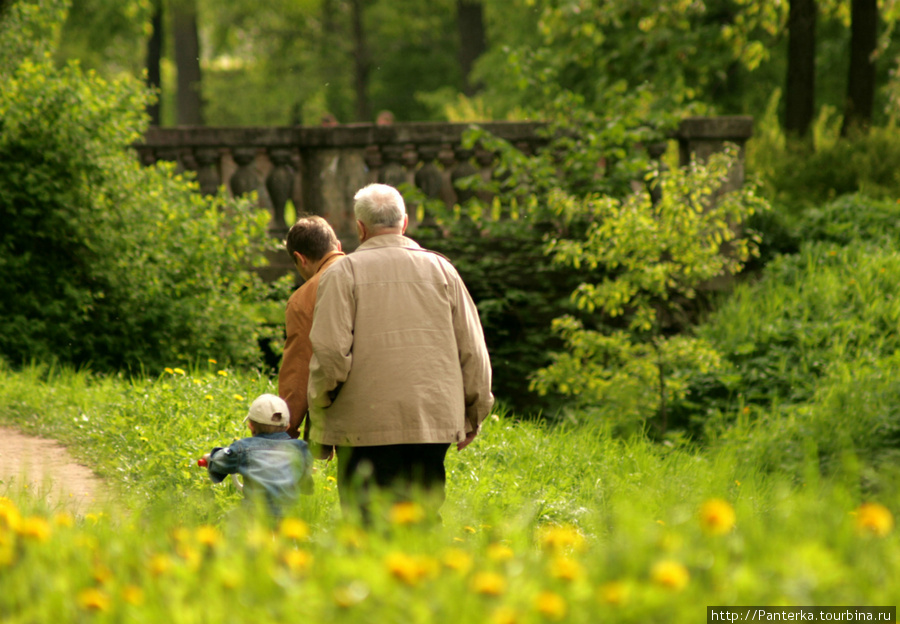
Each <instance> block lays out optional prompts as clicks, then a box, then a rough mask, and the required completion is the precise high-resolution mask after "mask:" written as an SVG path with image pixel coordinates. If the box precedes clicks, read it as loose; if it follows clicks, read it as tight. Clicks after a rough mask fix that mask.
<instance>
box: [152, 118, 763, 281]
mask: <svg viewBox="0 0 900 624" xmlns="http://www.w3.org/2000/svg"><path fill="white" fill-rule="evenodd" d="M480 125H481V127H483V128H484V129H485V130H487V131H489V132H490V133H492V134H494V135H496V136H497V137H500V138H502V139H505V140H506V141H508V142H509V143H511V144H512V145H514V146H516V147H517V148H518V149H520V150H522V151H523V152H526V153H531V152H533V151H535V150H538V149H540V148H541V146H542V145H544V144H545V143H546V140H545V139H543V138H542V137H541V136H540V133H539V132H538V130H539V128H540V127H541V126H542V125H543V124H541V123H537V122H492V123H484V124H480ZM752 126H753V122H752V118H750V117H714V118H690V119H686V120H684V121H683V122H682V124H681V126H680V128H679V129H678V130H677V131H676V132H675V133H674V135H673V138H674V139H676V140H677V141H678V144H679V153H680V160H681V162H682V163H684V162H687V160H689V159H690V157H691V155H696V156H697V157H698V158H701V159H702V158H706V157H707V156H709V155H710V154H711V153H713V152H715V151H718V150H720V149H722V145H723V144H724V143H725V142H733V143H736V144H737V145H738V146H740V147H741V149H742V152H741V153H742V154H743V146H744V144H745V143H746V141H747V139H748V138H749V137H750V135H751V134H752ZM469 127H470V125H469V124H461V123H396V124H391V125H387V126H382V125H375V124H369V123H363V124H343V125H339V126H335V127H308V126H296V127H258V128H207V127H174V128H159V127H153V128H150V129H149V130H148V131H147V134H146V136H145V139H144V141H143V142H142V143H140V144H138V145H135V148H136V149H137V151H138V154H139V156H140V158H141V161H142V162H143V163H144V164H146V165H150V164H153V163H155V162H157V161H160V160H164V161H174V162H176V163H177V167H178V168H179V170H191V171H194V172H196V175H197V181H198V183H199V185H200V189H201V192H203V193H207V194H211V193H215V192H216V191H217V189H218V188H219V187H220V186H221V185H225V186H226V187H227V189H228V190H229V192H231V193H232V194H233V195H236V196H240V195H244V194H246V193H249V192H251V191H256V193H257V196H258V201H259V204H260V206H262V207H265V208H267V209H268V210H269V211H270V212H271V215H272V220H271V224H270V227H269V231H270V234H271V235H272V236H274V237H278V238H279V239H281V238H283V237H284V235H285V234H286V233H287V229H288V226H289V224H288V223H286V222H285V206H286V205H287V203H288V201H291V202H292V204H293V206H294V208H295V211H296V213H297V214H300V213H310V214H318V215H321V216H323V217H324V218H326V219H327V220H328V221H329V222H330V223H331V224H332V226H333V227H334V228H335V231H336V232H337V234H338V236H339V238H340V239H341V241H342V243H343V245H344V248H345V250H349V249H353V248H354V247H355V246H356V244H357V241H356V228H355V219H354V217H353V201H352V200H353V195H354V194H355V193H356V191H357V190H358V189H359V188H361V187H362V186H364V185H366V184H368V183H370V182H384V183H386V184H391V185H393V186H398V185H400V184H401V183H407V184H410V185H413V186H415V187H417V188H418V189H420V190H421V191H422V192H423V193H424V194H425V196H427V197H429V198H434V199H440V200H443V201H444V202H445V203H446V204H447V205H450V206H452V205H454V204H455V203H462V202H464V201H465V200H466V199H467V196H468V195H467V194H468V193H471V192H472V191H465V190H460V189H457V188H456V187H455V184H454V182H455V181H456V180H458V179H459V178H462V177H467V176H471V175H474V174H480V175H482V176H483V177H485V178H489V177H490V176H491V172H492V168H493V164H494V160H495V154H493V153H492V152H489V151H487V150H484V149H481V148H479V147H476V148H474V149H465V148H464V147H463V145H462V137H463V133H464V132H465V131H466V130H467V129H468V128H469ZM650 152H651V156H654V157H656V158H658V157H660V156H661V152H660V151H659V150H658V149H653V148H651V150H650ZM742 182H743V162H741V163H739V166H738V167H736V168H735V170H734V171H733V184H737V185H740V184H741V183H742ZM415 217H416V215H415V214H414V213H413V211H410V218H411V220H412V222H411V223H410V228H411V230H415V228H416V226H417V225H420V224H418V223H416V222H415ZM432 219H433V217H432V215H429V214H428V213H427V212H425V213H424V215H423V218H422V221H423V223H422V224H421V225H427V224H428V222H429V221H431V220H432ZM281 255H284V256H285V257H283V258H279V257H273V258H270V261H271V263H272V266H271V267H269V268H267V269H266V270H264V271H263V273H264V276H265V277H275V276H277V275H280V274H283V273H284V272H286V271H290V270H291V266H290V264H289V263H288V258H287V257H286V255H285V254H281Z"/></svg>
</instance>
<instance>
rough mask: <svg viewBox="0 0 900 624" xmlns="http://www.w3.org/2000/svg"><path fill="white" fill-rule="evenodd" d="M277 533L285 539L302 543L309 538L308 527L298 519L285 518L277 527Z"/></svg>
mask: <svg viewBox="0 0 900 624" xmlns="http://www.w3.org/2000/svg"><path fill="white" fill-rule="evenodd" d="M278 532H279V533H280V534H281V536H282V537H284V538H285V539H292V540H297V541H300V542H302V541H304V540H306V539H307V538H308V537H309V525H308V524H306V523H305V522H304V521H303V520H300V519H299V518H285V519H284V520H282V521H281V524H280V525H279V526H278Z"/></svg>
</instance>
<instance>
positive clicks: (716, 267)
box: [533, 149, 766, 434]
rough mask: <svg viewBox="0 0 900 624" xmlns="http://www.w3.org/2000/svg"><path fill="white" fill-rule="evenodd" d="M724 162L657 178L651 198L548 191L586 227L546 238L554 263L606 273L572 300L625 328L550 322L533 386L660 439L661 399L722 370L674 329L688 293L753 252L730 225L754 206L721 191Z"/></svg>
mask: <svg viewBox="0 0 900 624" xmlns="http://www.w3.org/2000/svg"><path fill="white" fill-rule="evenodd" d="M735 156H736V154H735V150H734V149H729V150H727V151H726V152H725V153H723V154H716V155H714V156H712V157H711V158H710V159H709V162H708V163H707V164H706V165H700V164H697V163H693V164H692V166H691V167H690V168H689V169H686V170H680V169H676V170H673V171H669V172H666V173H664V174H660V176H659V179H658V185H659V186H658V188H659V190H660V191H661V197H660V198H659V199H657V200H656V201H653V199H652V198H651V194H650V193H649V192H646V191H645V192H641V193H635V194H633V195H632V196H631V197H629V198H628V199H627V200H625V201H619V200H616V199H613V198H609V197H589V198H587V199H585V200H582V201H578V200H575V199H573V198H567V197H563V196H562V195H561V194H557V195H552V196H551V206H553V207H556V208H557V209H558V210H559V211H564V212H571V213H574V214H578V215H580V216H581V218H583V219H585V220H586V221H588V222H590V225H589V226H588V229H587V234H586V236H584V237H583V238H577V239H572V238H564V237H559V238H552V239H550V240H549V242H548V246H547V250H548V252H549V253H551V254H552V255H553V257H554V261H555V262H557V263H561V264H564V265H568V266H572V267H574V268H575V269H578V268H580V267H581V266H587V267H589V268H597V267H602V269H603V270H604V271H605V272H606V276H605V277H604V278H603V279H602V280H601V281H599V282H589V281H588V282H583V283H582V284H580V285H579V287H578V288H577V289H576V290H575V291H574V292H573V293H572V298H573V300H574V301H575V302H576V303H577V305H578V307H579V308H580V309H582V310H585V311H587V312H588V313H594V312H595V311H596V313H597V314H600V315H602V316H603V317H604V318H607V319H609V320H610V322H615V320H616V319H621V324H622V326H623V327H624V328H625V329H621V330H618V331H615V332H612V333H610V332H598V331H596V330H586V329H584V328H583V327H582V325H581V323H579V322H578V321H576V320H574V319H571V318H566V317H563V318H560V319H557V320H556V321H555V327H556V328H557V330H558V331H559V332H560V333H561V336H562V337H563V338H564V340H565V351H563V352H561V353H557V354H554V359H553V363H552V364H551V365H550V366H549V367H546V368H543V369H541V370H539V371H538V372H537V373H536V374H535V376H534V378H533V387H534V388H535V389H537V390H538V391H539V392H545V391H547V390H548V389H550V388H556V389H558V390H559V391H561V392H563V393H564V394H566V395H567V396H569V397H571V398H572V400H573V402H574V403H575V405H576V406H579V407H594V408H596V409H597V410H598V411H600V412H601V413H602V414H603V415H604V417H605V418H607V419H609V420H611V421H612V422H615V423H616V424H617V425H618V426H620V427H623V428H625V429H626V430H627V429H629V428H634V427H639V428H642V427H643V426H644V425H645V424H646V423H652V424H654V425H657V426H658V429H659V431H660V432H661V433H663V434H664V433H666V429H667V428H668V425H669V423H668V410H669V408H670V405H669V404H670V402H671V403H676V404H677V403H679V402H681V401H683V400H684V399H685V398H686V397H687V393H688V389H689V383H690V378H691V377H693V376H695V375H696V374H698V373H702V374H706V373H709V372H718V373H720V374H727V372H728V370H727V366H723V364H722V362H721V358H720V356H719V355H718V354H717V353H716V352H715V350H714V349H712V348H711V347H710V345H709V344H707V343H706V341H703V340H698V339H694V338H693V337H691V336H689V335H687V334H684V333H681V334H679V333H678V332H683V331H684V330H686V329H687V328H688V326H689V323H690V314H689V312H690V307H691V305H692V304H693V302H694V301H695V300H696V299H697V296H698V291H699V290H700V289H702V288H704V287H705V286H706V287H708V285H709V284H710V283H711V281H712V280H714V279H717V278H721V277H723V276H728V275H733V274H735V273H737V272H738V271H739V270H740V269H741V268H742V267H743V264H744V262H746V260H747V259H748V258H749V257H750V256H751V255H752V254H753V253H754V251H755V245H756V237H755V235H754V234H753V233H751V232H744V231H742V224H743V222H744V221H745V220H746V218H747V216H749V215H751V214H753V213H754V212H756V211H759V210H762V209H765V208H766V204H765V202H764V201H762V200H761V199H760V198H758V197H756V196H755V194H754V189H753V188H752V187H751V186H746V187H744V188H743V189H741V190H739V191H733V192H730V193H726V192H724V190H723V188H722V186H723V183H724V182H725V181H726V180H727V179H728V172H729V170H730V169H731V167H733V166H734V162H735Z"/></svg>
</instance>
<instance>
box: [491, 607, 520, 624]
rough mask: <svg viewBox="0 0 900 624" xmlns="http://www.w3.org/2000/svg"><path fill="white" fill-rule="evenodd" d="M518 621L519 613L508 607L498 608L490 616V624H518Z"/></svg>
mask: <svg viewBox="0 0 900 624" xmlns="http://www.w3.org/2000/svg"><path fill="white" fill-rule="evenodd" d="M518 621H519V612H518V611H516V610H515V609H513V608H512V607H509V606H507V605H501V606H499V607H497V608H496V609H494V611H493V612H492V613H491V616H490V624H516V623H517V622H518Z"/></svg>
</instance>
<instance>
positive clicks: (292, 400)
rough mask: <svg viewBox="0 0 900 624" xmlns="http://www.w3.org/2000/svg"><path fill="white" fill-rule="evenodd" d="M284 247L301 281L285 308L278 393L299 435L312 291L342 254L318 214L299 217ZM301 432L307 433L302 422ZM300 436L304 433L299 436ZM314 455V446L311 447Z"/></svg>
mask: <svg viewBox="0 0 900 624" xmlns="http://www.w3.org/2000/svg"><path fill="white" fill-rule="evenodd" d="M285 246H286V247H287V250H288V253H289V254H290V255H291V259H292V260H293V261H294V266H295V267H296V268H297V272H298V273H299V274H300V277H302V278H303V279H304V280H305V281H304V283H303V285H302V286H300V288H298V289H297V290H295V291H294V293H293V294H292V295H291V297H290V299H288V303H287V310H286V311H285V331H286V339H285V343H284V355H283V357H282V359H281V370H279V372H278V395H279V396H280V397H281V398H282V399H284V401H285V402H286V403H287V404H288V409H289V410H290V414H291V424H290V426H289V427H288V430H287V431H288V434H290V436H291V437H292V438H299V437H300V424H301V423H302V422H303V420H304V418H305V417H306V412H307V409H308V407H309V405H308V401H307V395H306V391H307V386H308V383H309V360H310V358H311V357H312V345H311V344H310V342H309V330H310V328H311V327H312V321H313V309H314V308H315V305H316V291H317V290H318V288H319V278H320V277H321V275H322V273H323V272H324V271H325V269H327V268H328V267H330V266H331V265H332V264H334V263H335V262H336V261H338V260H339V259H340V258H341V257H342V256H343V255H344V254H343V253H342V252H341V242H340V241H339V240H338V238H337V236H336V235H335V233H334V230H333V229H331V226H330V225H328V222H327V221H325V219H323V218H322V217H316V216H309V217H301V218H300V219H298V220H297V222H296V223H295V224H294V225H293V226H292V227H291V229H290V231H288V234H287V238H286V240H285ZM305 433H306V434H308V433H309V421H308V420H307V421H306V427H305ZM303 437H304V439H306V438H308V437H309V436H308V435H304V436H303ZM314 454H318V453H315V449H314Z"/></svg>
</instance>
